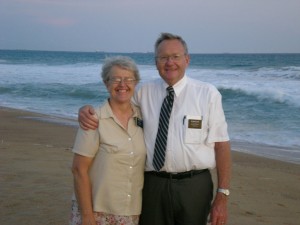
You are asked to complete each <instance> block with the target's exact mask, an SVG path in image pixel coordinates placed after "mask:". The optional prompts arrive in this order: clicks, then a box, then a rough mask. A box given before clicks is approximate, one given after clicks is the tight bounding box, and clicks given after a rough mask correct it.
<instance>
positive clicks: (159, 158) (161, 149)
mask: <svg viewBox="0 0 300 225" xmlns="http://www.w3.org/2000/svg"><path fill="white" fill-rule="evenodd" d="M167 91H168V95H167V96H166V97H165V99H164V102H163V104H162V106H161V109H160V115H159V124H158V130H157V135H156V141H155V147H154V155H153V163H152V164H153V166H154V169H155V170H156V171H159V170H160V169H161V168H162V167H163V165H164V163H165V155H166V146H167V139H168V128H169V120H170V115H171V111H172V107H173V102H174V89H173V87H172V86H169V87H168V88H167Z"/></svg>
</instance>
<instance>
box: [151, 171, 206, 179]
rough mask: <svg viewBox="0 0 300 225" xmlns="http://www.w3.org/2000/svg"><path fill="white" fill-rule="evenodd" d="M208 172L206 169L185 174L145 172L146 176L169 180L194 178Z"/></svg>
mask: <svg viewBox="0 0 300 225" xmlns="http://www.w3.org/2000/svg"><path fill="white" fill-rule="evenodd" d="M206 171H208V169H203V170H190V171H187V172H181V173H168V172H165V171H161V172H156V171H146V172H145V173H146V174H151V175H155V176H157V177H163V178H169V179H178V180H180V179H184V178H187V177H192V176H195V175H197V174H200V173H203V172H206Z"/></svg>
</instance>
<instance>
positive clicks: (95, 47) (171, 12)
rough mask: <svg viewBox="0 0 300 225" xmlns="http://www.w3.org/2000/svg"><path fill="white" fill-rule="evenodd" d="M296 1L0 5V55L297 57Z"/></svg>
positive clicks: (0, 0) (17, 1)
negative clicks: (171, 42) (163, 48)
mask: <svg viewBox="0 0 300 225" xmlns="http://www.w3.org/2000/svg"><path fill="white" fill-rule="evenodd" d="M299 10H300V0H185V1H183V0H0V49H30V50H66V51H108V52H148V51H153V45H154V42H155V40H156V38H157V37H158V36H159V34H160V33H161V32H171V33H175V34H179V35H181V36H182V37H183V38H184V39H185V40H186V41H187V43H188V46H189V50H190V52H191V53H300V26H299V24H300V13H299Z"/></svg>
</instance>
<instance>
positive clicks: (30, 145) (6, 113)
mask: <svg viewBox="0 0 300 225" xmlns="http://www.w3.org/2000/svg"><path fill="white" fill-rule="evenodd" d="M57 119H59V118H51V117H49V116H47V115H43V114H38V113H32V112H28V111H22V110H16V109H11V108H5V107H0V121H1V122H0V154H1V157H0V183H1V185H0V224H3V225H10V224H28V225H35V224H53V225H59V224H68V217H69V212H70V207H71V195H72V192H73V183H72V182H73V181H72V173H71V163H72V156H73V154H72V152H71V149H72V145H73V142H74V139H75V135H76V130H77V126H76V125H75V124H76V121H72V120H70V121H69V123H64V122H63V121H59V120H57ZM55 121H58V122H55ZM232 159H233V167H232V183H231V193H232V194H231V196H230V199H229V212H230V219H229V222H228V224H229V225H230V224H231V225H241V224H242V225H253V224H255V225H260V224H270V225H271V224H272V225H276V224H278V225H283V224H286V225H287V224H289V225H294V224H295V225H296V224H297V222H298V220H299V217H300V193H299V190H300V182H299V181H300V176H299V171H300V165H299V164H294V163H289V162H284V161H279V160H274V159H268V158H264V157H259V156H255V155H251V154H247V153H242V152H238V151H233V152H232ZM212 174H213V177H214V179H215V171H212Z"/></svg>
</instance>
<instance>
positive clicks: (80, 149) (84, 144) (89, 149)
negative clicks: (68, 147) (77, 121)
mask: <svg viewBox="0 0 300 225" xmlns="http://www.w3.org/2000/svg"><path fill="white" fill-rule="evenodd" d="M98 149H99V132H98V129H97V130H87V131H86V130H83V129H81V128H79V129H78V131H77V135H76V139H75V143H74V147H73V152H74V153H77V154H79V155H82V156H86V157H92V158H93V157H94V156H95V155H96V153H97V152H98Z"/></svg>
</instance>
